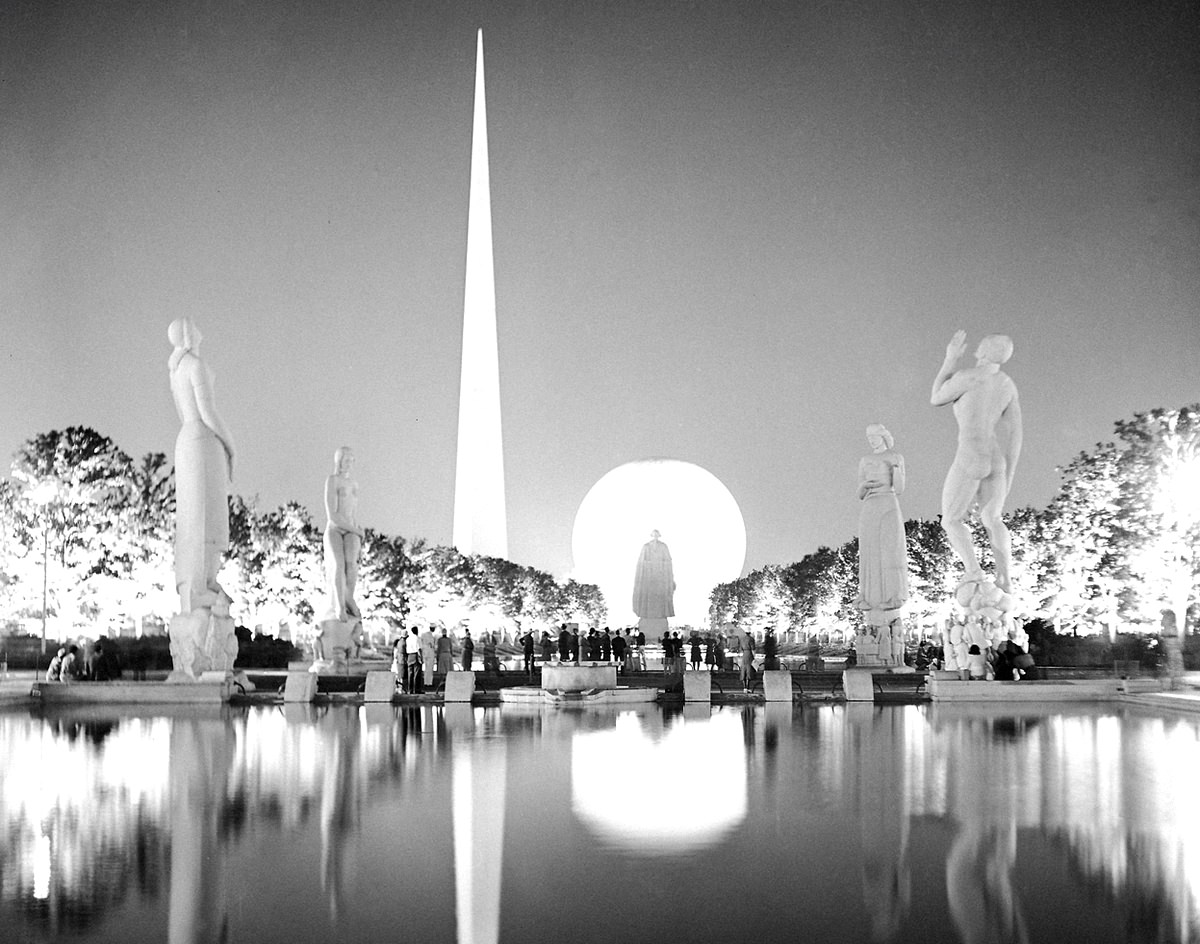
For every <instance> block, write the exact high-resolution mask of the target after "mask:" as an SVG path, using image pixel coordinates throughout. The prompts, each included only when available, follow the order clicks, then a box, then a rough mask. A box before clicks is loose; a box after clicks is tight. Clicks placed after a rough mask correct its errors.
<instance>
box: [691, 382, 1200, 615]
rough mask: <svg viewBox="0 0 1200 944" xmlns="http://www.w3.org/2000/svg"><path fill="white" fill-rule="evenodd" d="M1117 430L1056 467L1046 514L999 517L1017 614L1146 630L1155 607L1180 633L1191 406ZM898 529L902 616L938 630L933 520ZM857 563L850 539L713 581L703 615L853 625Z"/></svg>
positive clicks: (944, 609) (941, 551)
mask: <svg viewBox="0 0 1200 944" xmlns="http://www.w3.org/2000/svg"><path fill="white" fill-rule="evenodd" d="M1116 434H1117V441H1116V442H1109V443H1099V444H1097V445H1096V447H1095V448H1094V449H1092V450H1091V451H1089V452H1084V453H1081V454H1080V455H1079V456H1077V457H1076V458H1075V459H1073V460H1072V461H1071V462H1070V463H1069V464H1068V465H1066V466H1064V467H1062V468H1061V469H1060V473H1061V475H1062V483H1061V485H1060V487H1059V490H1058V492H1057V494H1056V495H1055V497H1054V499H1053V500H1052V501H1051V502H1050V504H1049V505H1048V506H1047V507H1046V508H1045V509H1042V510H1038V509H1033V508H1019V509H1016V510H1014V511H1012V512H1011V513H1009V514H1007V515H1006V516H1005V520H1006V522H1007V524H1008V527H1009V530H1010V532H1011V535H1012V543H1013V564H1014V572H1013V582H1014V588H1013V589H1014V592H1015V594H1016V596H1017V598H1018V600H1019V601H1020V603H1021V608H1022V610H1023V612H1024V615H1026V616H1030V617H1040V618H1044V619H1047V620H1048V621H1050V622H1051V623H1053V624H1055V625H1057V626H1058V627H1059V628H1060V629H1066V630H1070V631H1072V632H1078V633H1084V634H1089V633H1093V632H1097V631H1099V629H1100V628H1101V627H1112V626H1114V625H1117V624H1124V625H1130V624H1132V625H1134V626H1137V627H1141V628H1143V629H1151V628H1155V627H1157V625H1158V623H1159V620H1160V614H1161V611H1163V610H1171V611H1173V612H1174V613H1175V614H1176V618H1177V622H1178V624H1179V625H1180V626H1183V625H1184V614H1185V613H1186V612H1187V611H1188V609H1189V605H1190V604H1191V603H1192V602H1193V601H1195V600H1196V599H1197V594H1198V592H1200V404H1195V405H1192V406H1188V407H1184V408H1182V409H1178V410H1162V409H1159V410H1151V411H1149V412H1146V413H1139V414H1137V415H1135V416H1134V417H1133V418H1132V419H1130V420H1125V421H1121V422H1118V423H1117V424H1116ZM972 527H973V529H974V535H975V543H976V547H977V548H979V550H980V552H981V555H982V560H983V563H984V564H985V566H986V565H987V564H988V563H989V550H988V542H987V537H986V535H985V534H984V532H983V529H982V527H981V525H980V524H979V522H978V520H977V519H976V520H975V521H973V524H972ZM905 533H906V537H907V541H908V566H909V601H908V605H907V612H908V614H909V617H910V619H913V620H915V621H916V622H918V623H920V624H922V625H927V624H932V623H937V622H939V621H940V620H942V619H944V618H945V616H946V614H947V613H948V612H949V606H950V600H951V597H952V594H953V591H954V588H955V585H956V583H957V581H958V580H959V579H960V578H961V567H960V565H959V564H958V562H957V561H956V560H955V558H954V555H953V553H952V552H951V550H950V547H949V545H948V543H947V541H946V537H945V532H944V531H943V530H942V528H941V525H940V523H939V522H937V521H925V520H920V519H916V520H910V521H908V522H906V523H905ZM857 557H858V546H857V541H855V540H853V539H852V540H850V541H847V542H846V543H845V544H843V545H841V546H840V547H838V548H836V549H832V548H828V547H821V548H818V549H817V551H815V552H814V553H812V554H809V555H806V556H805V557H804V558H802V559H801V560H800V561H798V562H796V563H794V564H791V565H788V566H787V567H784V568H782V569H780V568H779V567H778V566H777V565H768V566H766V567H763V568H760V569H758V570H756V571H753V572H752V573H750V574H747V575H746V576H745V577H742V578H740V579H738V580H735V581H732V582H730V583H727V584H722V585H720V586H718V587H716V588H715V589H714V590H713V592H712V596H711V598H710V603H711V606H710V610H709V615H710V619H711V620H712V622H713V624H714V625H716V624H719V623H721V622H724V621H726V620H730V619H741V620H746V621H749V623H751V624H755V623H757V624H758V625H760V626H761V625H765V624H766V623H768V622H770V623H773V624H776V625H778V623H779V614H781V613H786V614H787V618H786V624H787V625H786V628H788V629H792V630H797V629H801V630H803V629H809V628H814V627H821V628H829V627H830V626H832V625H835V624H841V625H847V624H853V622H854V621H855V620H856V619H857V613H856V612H855V611H854V608H853V605H852V604H853V597H854V593H855V590H856V588H857V581H858V576H857V573H856V572H855V571H856V568H857ZM780 578H782V579H780ZM1194 622H1195V621H1194V620H1193V621H1192V624H1193V625H1194Z"/></svg>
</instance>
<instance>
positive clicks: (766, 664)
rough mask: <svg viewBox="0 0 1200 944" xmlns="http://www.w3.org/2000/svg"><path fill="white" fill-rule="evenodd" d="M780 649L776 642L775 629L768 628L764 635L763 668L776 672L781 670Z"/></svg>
mask: <svg viewBox="0 0 1200 944" xmlns="http://www.w3.org/2000/svg"><path fill="white" fill-rule="evenodd" d="M778 653H779V647H778V645H777V644H776V642H775V628H774V627H773V626H768V627H767V631H766V633H765V634H764V635H763V668H764V669H766V670H770V671H774V670H775V669H778V668H779V655H778Z"/></svg>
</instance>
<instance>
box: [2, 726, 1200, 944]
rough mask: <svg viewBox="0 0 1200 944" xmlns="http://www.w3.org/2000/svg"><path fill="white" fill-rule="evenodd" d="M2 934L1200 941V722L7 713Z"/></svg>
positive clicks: (181, 938)
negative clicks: (1198, 794)
mask: <svg viewBox="0 0 1200 944" xmlns="http://www.w3.org/2000/svg"><path fill="white" fill-rule="evenodd" d="M0 764H2V765H3V766H2V767H0V828H2V829H3V831H4V832H3V842H2V845H0V941H4V942H10V941H11V942H26V941H39V942H40V941H79V942H88V944H91V942H108V941H112V942H117V941H119V942H134V944H136V942H143V941H145V942H164V941H166V942H170V944H201V942H203V944H208V942H216V941H250V942H256V944H258V942H274V941H281V942H282V941H286V942H306V941H346V942H364V944H365V942H388V941H422V942H461V944H499V942H541V941H555V942H558V941H566V942H576V941H604V942H614V941H615V942H623V944H624V942H637V941H677V942H692V941H759V942H770V941H814V942H823V941H880V942H882V941H932V942H940V941H946V942H964V944H975V942H984V941H1053V942H1055V944H1065V942H1069V941H1087V942H1104V941H1114V942H1116V941H1120V942H1124V941H1165V942H1170V941H1187V940H1194V939H1200V909H1198V896H1200V802H1198V798H1197V788H1198V787H1200V719H1195V718H1191V717H1178V718H1177V717H1165V718H1164V717H1158V716H1153V715H1149V714H1141V713H1132V712H1129V711H1125V710H1122V709H1117V708H1107V707H1098V708H1094V709H1088V708H1082V709H1081V708H1065V709H1064V710H1062V711H1058V710H1057V709H1055V710H1054V713H1049V714H1045V715H1040V714H1036V713H1025V714H1022V713H1016V714H1014V713H1012V712H1011V711H1008V712H1005V711H999V710H989V709H980V708H975V707H972V708H962V707H943V706H932V705H924V706H878V707H877V706H872V705H825V706H820V707H811V706H804V707H801V706H796V707H794V708H793V707H792V706H767V707H763V706H757V707H745V708H742V707H726V708H714V709H711V710H710V709H708V708H707V707H704V708H691V707H689V708H685V709H675V710H671V709H659V708H657V707H653V706H652V707H649V708H645V709H641V710H638V711H591V712H575V711H539V710H523V709H514V708H509V707H505V708H503V709H498V708H488V709H483V708H471V707H469V706H458V707H456V706H447V707H446V708H444V709H443V708H436V707H421V708H408V707H393V706H366V707H344V706H338V707H312V706H296V707H293V706H286V707H261V708H251V709H236V708H234V709H222V710H216V709H213V710H206V711H197V710H194V709H193V710H189V711H187V712H176V713H174V714H161V713H153V714H152V713H142V714H136V713H129V712H123V713H122V712H113V711H105V710H100V711H97V710H89V711H86V712H85V711H79V710H74V711H62V712H56V713H53V714H51V713H44V714H43V713H34V714H31V713H29V712H27V711H22V712H13V711H9V712H6V713H0Z"/></svg>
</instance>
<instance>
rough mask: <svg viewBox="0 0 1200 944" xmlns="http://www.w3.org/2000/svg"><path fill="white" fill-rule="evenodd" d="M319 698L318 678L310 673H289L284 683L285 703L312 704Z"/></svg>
mask: <svg viewBox="0 0 1200 944" xmlns="http://www.w3.org/2000/svg"><path fill="white" fill-rule="evenodd" d="M316 697H317V677H316V676H315V675H313V674H312V673H310V672H289V673H288V674H287V680H286V681H285V682H284V683H283V700H284V701H285V702H305V703H307V702H310V701H312V700H313V699H314V698H316Z"/></svg>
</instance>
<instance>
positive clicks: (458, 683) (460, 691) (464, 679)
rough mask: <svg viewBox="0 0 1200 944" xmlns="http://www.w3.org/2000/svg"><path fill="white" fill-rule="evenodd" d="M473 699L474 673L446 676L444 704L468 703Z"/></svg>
mask: <svg viewBox="0 0 1200 944" xmlns="http://www.w3.org/2000/svg"><path fill="white" fill-rule="evenodd" d="M474 697H475V673H474V672H450V673H447V675H446V692H445V694H444V695H443V696H442V701H444V702H461V701H465V702H469V701H470V700H471V699H472V698H474Z"/></svg>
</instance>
